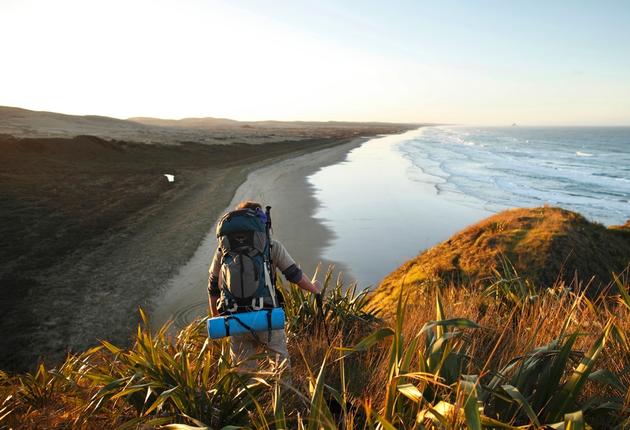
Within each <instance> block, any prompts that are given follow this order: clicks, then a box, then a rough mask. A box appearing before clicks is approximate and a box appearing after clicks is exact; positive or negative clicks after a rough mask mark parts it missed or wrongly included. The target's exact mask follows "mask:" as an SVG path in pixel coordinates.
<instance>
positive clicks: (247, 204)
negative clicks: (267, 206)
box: [236, 200, 262, 210]
mask: <svg viewBox="0 0 630 430" xmlns="http://www.w3.org/2000/svg"><path fill="white" fill-rule="evenodd" d="M236 209H253V210H256V209H262V205H261V204H260V203H256V202H254V201H251V200H243V201H242V202H240V203H239V204H237V205H236Z"/></svg>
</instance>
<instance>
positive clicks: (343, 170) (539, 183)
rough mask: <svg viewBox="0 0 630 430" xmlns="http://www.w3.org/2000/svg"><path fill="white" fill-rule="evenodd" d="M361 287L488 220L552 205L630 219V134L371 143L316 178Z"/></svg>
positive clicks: (333, 255) (593, 131)
mask: <svg viewBox="0 0 630 430" xmlns="http://www.w3.org/2000/svg"><path fill="white" fill-rule="evenodd" d="M308 181H309V183H310V184H311V185H312V187H313V189H314V192H315V197H316V198H317V200H318V201H319V203H320V205H319V208H318V209H317V211H316V214H315V216H316V218H318V219H319V220H320V221H321V222H322V223H323V224H324V225H325V226H326V227H328V228H329V229H330V230H331V231H332V232H333V236H334V239H333V240H332V242H331V243H330V245H329V246H328V247H327V248H326V249H325V251H324V257H325V258H328V259H330V260H334V261H340V262H343V263H345V264H346V265H347V266H348V267H351V268H352V273H350V274H348V275H349V277H350V278H352V279H355V280H357V281H358V283H359V285H360V286H361V287H366V286H369V285H375V284H377V283H378V282H379V281H380V280H381V279H382V278H383V277H384V276H386V275H387V274H388V273H390V272H391V271H392V270H394V269H395V268H396V267H398V266H399V265H400V264H402V263H403V262H404V261H406V260H407V259H409V258H411V257H413V256H415V255H417V254H418V253H419V252H421V251H423V250H424V249H427V248H429V247H431V246H433V245H435V244H437V243H439V242H441V241H443V240H446V239H447V238H448V237H449V236H451V235H452V234H454V233H456V232H457V231H459V230H461V229H462V228H464V227H466V226H467V225H469V224H471V223H473V222H476V221H479V220H481V219H483V218H485V217H486V216H488V215H490V214H492V213H496V212H499V211H501V210H503V209H507V208H513V207H535V206H541V205H544V204H548V205H552V206H560V207H562V208H565V209H569V210H572V211H576V212H579V213H581V214H582V215H584V216H585V217H586V218H588V219H590V220H592V221H596V222H599V223H602V224H605V225H615V224H623V223H625V222H626V221H627V220H628V219H630V127H517V126H515V127H502V128H489V127H451V126H439V127H423V128H421V129H419V130H414V131H412V132H408V133H405V134H401V135H395V136H386V137H382V138H378V139H371V140H369V141H368V142H366V143H364V144H363V145H362V146H360V147H358V148H356V149H354V150H353V151H351V152H350V153H349V154H348V157H347V159H346V161H344V162H343V163H340V164H336V165H333V166H328V167H324V168H323V169H321V170H320V171H319V172H317V173H315V174H314V175H311V176H310V177H309V178H308Z"/></svg>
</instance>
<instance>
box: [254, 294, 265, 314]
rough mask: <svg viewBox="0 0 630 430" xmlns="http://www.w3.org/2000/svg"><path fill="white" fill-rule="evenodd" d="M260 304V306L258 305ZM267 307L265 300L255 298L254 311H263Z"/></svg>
mask: <svg viewBox="0 0 630 430" xmlns="http://www.w3.org/2000/svg"><path fill="white" fill-rule="evenodd" d="M256 302H258V304H256ZM264 306H265V302H264V299H263V298H262V297H254V298H253V299H252V309H254V310H255V311H259V310H261V309H262V308H263V307H264Z"/></svg>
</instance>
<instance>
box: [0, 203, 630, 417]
mask: <svg viewBox="0 0 630 430" xmlns="http://www.w3.org/2000/svg"><path fill="white" fill-rule="evenodd" d="M539 210H540V211H542V212H544V213H548V214H549V216H550V218H551V220H550V221H549V222H550V223H552V224H553V225H555V224H556V221H557V222H559V223H560V221H559V220H560V218H558V217H562V219H565V218H566V217H571V216H573V215H571V214H570V213H564V212H562V211H559V210H555V209H552V208H543V209H539ZM535 211H536V210H534V212H535ZM516 213H519V212H516ZM521 214H522V213H521ZM503 215H505V216H506V217H512V216H513V215H514V211H510V212H508V213H506V214H503ZM522 216H523V215H520V216H519V217H518V218H519V219H520V218H521V217H522ZM574 219H576V220H577V221H576V222H577V223H578V224H579V225H583V226H584V225H586V224H580V223H582V220H581V219H580V218H579V217H578V218H574ZM490 220H492V218H490ZM492 222H494V221H492ZM518 222H525V221H524V220H522V219H521V220H520V221H518ZM560 224H561V223H560ZM485 225H486V224H485V223H483V222H482V223H480V224H479V225H478V226H475V227H473V231H474V229H481V230H482V233H480V234H479V235H478V238H480V237H483V235H484V234H486V233H485V229H484V228H483V227H484V226H485ZM509 228H510V225H507V224H506V225H505V227H504V230H507V229H509ZM536 228H539V225H538V223H532V224H530V225H529V227H528V228H527V229H525V230H527V231H524V232H523V233H522V234H521V236H522V237H527V236H528V235H530V234H532V235H533V236H532V238H531V240H532V241H534V239H536V238H540V236H541V235H542V231H540V230H536ZM593 228H596V229H600V230H601V229H603V230H602V231H608V230H607V229H605V228H604V227H601V226H597V225H595V226H594V227H593ZM529 229H534V232H530V231H528V230H529ZM621 230H623V229H621ZM497 231H499V232H501V231H502V230H500V229H497ZM621 233H622V234H625V233H624V232H623V231H622V232H621ZM602 234H606V233H602ZM552 236H553V235H550V236H549V237H552ZM452 240H454V239H452ZM483 240H486V239H483ZM487 240H489V238H488V239H487ZM496 240H497V242H496V243H499V244H501V243H503V242H502V241H501V240H500V239H499V238H497V239H496ZM440 246H441V245H440ZM531 249H532V251H534V250H535V249H534V248H531ZM429 252H431V251H429ZM576 252H577V251H576ZM501 255H502V257H501V258H499V260H498V261H499V263H500V264H497V265H495V266H493V270H492V271H491V272H490V273H489V274H488V275H484V276H483V277H480V278H479V279H476V280H475V282H467V281H468V280H467V281H466V282H464V281H463V278H461V277H460V278H456V277H452V276H448V277H445V278H444V279H438V278H435V279H432V280H431V282H424V283H422V284H421V285H420V284H417V283H415V280H413V279H414V278H413V277H412V276H413V273H414V272H413V271H411V270H409V275H408V276H407V278H405V276H402V277H401V278H400V284H399V286H398V287H397V288H396V290H395V293H394V292H393V291H392V290H389V293H388V294H389V296H391V295H393V294H395V295H396V296H395V297H393V298H392V297H387V300H385V299H384V298H383V297H384V296H383V295H382V294H383V292H382V291H380V289H377V290H376V292H375V293H372V294H369V293H367V292H357V290H356V289H355V288H353V287H350V288H344V285H343V282H342V280H341V278H337V279H336V280H335V279H333V277H332V272H331V271H329V272H328V273H327V274H326V275H325V276H324V284H325V292H326V297H327V299H326V300H325V301H324V304H323V306H322V307H321V308H320V307H319V306H318V304H317V301H316V300H315V299H314V297H313V296H311V295H305V294H303V293H302V292H301V291H300V290H299V289H298V288H297V287H295V286H292V285H282V286H281V288H282V289H283V292H284V297H285V299H286V312H287V321H288V324H287V330H288V332H289V350H290V356H291V367H290V368H287V366H286V363H285V364H284V365H280V366H277V365H272V364H271V363H267V362H263V363H261V365H260V366H259V370H258V371H256V372H252V371H249V370H246V368H244V367H242V366H241V363H238V362H233V361H231V360H230V358H229V355H228V354H226V351H227V349H226V340H222V341H211V340H209V339H208V338H207V335H206V331H205V323H204V320H203V319H199V320H197V321H195V322H193V323H192V324H191V325H189V326H188V327H186V328H184V329H183V330H182V331H180V332H179V333H173V332H172V330H170V329H169V325H165V326H164V327H161V328H157V330H156V329H155V328H152V327H151V325H150V323H149V321H148V319H147V317H146V315H144V313H142V312H141V315H142V319H143V323H142V324H141V325H140V326H139V327H138V330H137V333H136V336H135V341H134V343H133V346H131V347H129V348H126V347H121V346H116V345H114V344H112V343H109V342H107V341H103V342H102V344H101V346H99V347H96V348H92V349H90V350H87V351H85V352H83V353H81V354H76V355H69V356H68V357H67V359H66V360H65V361H64V362H63V363H62V364H61V365H59V366H55V367H54V368H50V367H49V366H47V365H46V364H45V363H44V362H42V363H41V364H40V365H39V366H38V367H37V368H36V370H34V371H32V372H30V373H22V374H10V373H2V374H1V375H0V376H1V378H0V396H1V397H0V401H2V406H1V407H0V426H5V427H7V428H18V427H20V428H69V427H74V428H96V427H99V428H100V427H102V428H153V427H162V428H166V429H191V428H230V429H234V428H261V429H262V428H266V429H269V428H300V429H307V428H308V429H319V428H325V429H336V428H364V429H373V428H374V429H376V428H378V429H394V428H409V429H410V428H418V429H420V428H473V429H480V428H508V429H509V428H523V429H525V428H531V429H534V428H544V427H545V426H548V427H547V428H556V429H561V428H564V429H578V428H588V427H592V428H617V429H623V428H627V427H628V426H630V360H629V359H628V358H629V357H630V338H629V336H630V295H629V294H628V287H629V276H628V272H627V271H624V270H621V271H619V272H617V273H612V272H611V274H610V276H611V278H612V281H611V282H610V283H608V284H606V285H603V283H602V286H600V287H598V288H597V291H596V292H590V286H591V285H593V283H592V282H588V280H587V281H586V282H581V281H580V279H579V278H577V277H576V278H573V279H572V280H571V281H566V280H563V279H562V278H561V277H557V279H556V280H555V281H554V282H553V283H549V284H544V283H538V282H537V281H536V280H535V279H533V277H532V276H531V275H529V276H528V277H525V276H522V275H521V274H520V273H519V271H518V267H519V262H518V260H515V261H512V260H511V259H510V257H511V258H513V257H514V254H512V255H510V254H509V253H507V252H506V253H503V254H501ZM536 257H539V256H538V255H537V256H536ZM532 258H534V257H532ZM403 267H405V266H403ZM407 267H410V266H407ZM410 268H411V267H410ZM397 273H400V272H397ZM410 280H411V281H410ZM255 358H256V357H254V358H253V359H255ZM258 358H261V357H258Z"/></svg>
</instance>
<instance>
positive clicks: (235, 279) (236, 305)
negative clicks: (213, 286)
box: [217, 209, 276, 313]
mask: <svg viewBox="0 0 630 430" xmlns="http://www.w3.org/2000/svg"><path fill="white" fill-rule="evenodd" d="M217 239H218V247H219V251H220V255H221V268H220V271H219V288H220V289H221V292H222V301H221V303H220V304H219V308H220V310H221V311H222V312H230V313H233V312H243V311H248V310H252V309H254V310H258V309H262V308H263V307H265V305H266V304H267V305H268V303H269V302H272V303H273V307H275V306H276V298H275V291H274V286H273V284H272V282H271V276H270V270H271V264H270V255H271V244H270V239H269V235H268V233H267V225H266V223H265V222H264V221H263V219H261V217H260V216H259V211H256V210H253V209H240V210H235V211H232V212H229V213H227V214H225V215H224V216H223V217H222V218H221V220H220V221H219V223H218V224H217ZM265 299H267V300H265ZM267 307H269V306H267Z"/></svg>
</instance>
